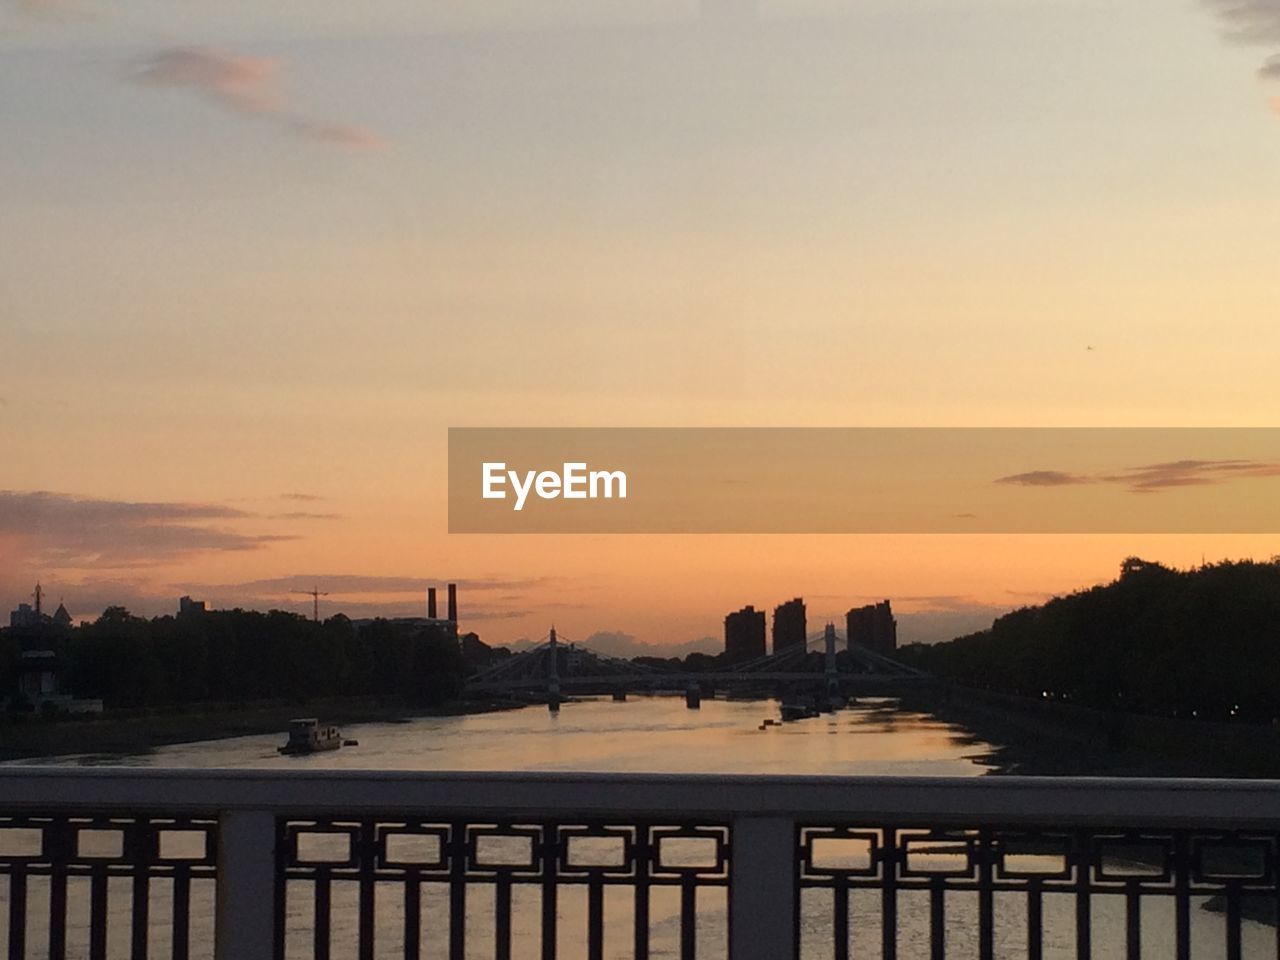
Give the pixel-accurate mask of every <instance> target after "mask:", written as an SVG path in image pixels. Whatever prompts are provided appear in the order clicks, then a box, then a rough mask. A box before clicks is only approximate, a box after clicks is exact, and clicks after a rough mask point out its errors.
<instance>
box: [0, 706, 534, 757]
mask: <svg viewBox="0 0 1280 960" xmlns="http://www.w3.org/2000/svg"><path fill="white" fill-rule="evenodd" d="M522 706H524V704H523V703H519V702H517V701H513V700H497V699H492V700H459V701H455V702H452V703H448V704H443V705H441V706H439V707H422V706H416V705H414V704H411V703H408V702H405V701H397V700H393V699H374V698H336V699H323V700H312V701H307V702H302V703H294V702H283V701H268V702H254V703H218V704H199V705H196V706H191V707H185V708H184V707H175V708H172V709H168V710H153V711H145V712H144V711H110V712H107V713H102V714H82V715H77V716H70V717H60V718H45V717H38V716H19V717H3V718H0V762H5V761H14V760H31V759H36V758H42V757H60V756H68V755H71V754H92V755H106V756H113V755H114V756H130V755H138V754H145V753H147V752H149V751H151V750H154V749H155V748H157V747H163V746H168V745H170V744H176V743H194V742H197V741H201V740H221V739H226V738H229V737H246V736H253V735H258V734H267V733H279V734H280V735H281V738H282V739H281V742H283V737H284V734H285V731H286V729H287V727H288V724H289V720H290V719H292V718H294V717H312V716H314V717H319V718H320V719H321V720H323V721H324V722H326V723H333V724H336V725H338V726H343V725H347V724H355V723H397V722H403V721H407V720H411V719H414V718H417V717H445V716H461V715H464V714H472V713H489V712H492V711H496V710H510V709H516V708H518V707H522Z"/></svg>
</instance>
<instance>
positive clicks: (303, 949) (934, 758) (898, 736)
mask: <svg viewBox="0 0 1280 960" xmlns="http://www.w3.org/2000/svg"><path fill="white" fill-rule="evenodd" d="M777 716H778V705H777V703H776V702H773V701H724V700H708V701H704V702H703V705H702V708H701V709H700V710H690V709H688V708H687V707H686V706H685V704H684V701H683V699H681V698H674V697H652V698H650V697H633V698H632V699H630V700H629V701H627V702H626V703H615V702H613V701H611V700H607V699H601V700H588V701H583V702H577V703H571V704H566V705H565V706H564V708H563V709H562V711H561V712H560V714H559V715H558V716H556V715H552V714H551V713H550V712H549V711H548V710H547V709H546V708H545V707H528V708H525V709H521V710H513V711H506V712H502V713H491V714H479V715H475V716H467V717H443V718H428V719H419V720H413V721H410V722H407V723H396V724H385V723H382V724H363V725H358V726H351V727H348V728H345V729H344V731H343V732H344V734H345V735H346V736H348V737H353V738H356V739H358V740H359V741H360V745H359V747H356V748H344V749H342V750H339V751H335V752H331V753H324V754H317V755H315V756H310V757H283V756H281V755H280V754H278V753H277V752H276V747H277V746H279V745H280V744H281V743H282V742H283V739H284V734H283V732H281V733H280V734H273V735H269V736H254V737H240V738H236V739H230V740H219V741H209V742H204V743H193V744H183V745H178V746H172V747H165V748H162V749H160V750H158V751H156V752H154V753H152V754H148V755H145V756H138V757H124V758H122V757H64V758H58V759H55V760H46V761H42V762H44V763H58V764H67V763H93V764H129V765H141V766H164V767H206V768H207V767H241V768H243V767H255V768H277V769H326V768H332V769H377V770H576V771H602V772H608V771H624V772H675V773H686V772H687V773H799V774H841V775H855V776H856V775H864V776H866V775H882V774H884V775H901V776H933V775H942V776H979V775H981V774H983V773H984V772H986V771H988V770H989V769H990V767H989V766H987V765H986V764H985V763H984V760H986V759H988V758H990V756H991V755H992V753H993V747H992V746H991V745H990V744H986V743H982V742H979V741H976V740H974V738H972V737H971V736H970V735H968V733H967V732H966V731H964V730H963V729H960V728H957V727H954V726H951V725H948V724H944V723H941V722H939V721H937V720H936V719H934V718H932V717H929V716H927V715H922V714H917V713H911V712H907V711H902V710H899V709H897V707H896V705H895V704H894V703H893V702H892V701H882V700H878V701H870V700H868V701H863V702H860V703H859V704H858V705H856V706H854V707H851V708H850V709H847V710H843V711H840V712H838V713H835V714H830V715H826V716H823V717H819V718H815V719H811V720H804V721H799V722H796V723H789V724H786V725H783V726H770V727H768V728H767V729H764V730H761V729H759V725H760V723H761V721H763V720H764V719H765V718H766V717H768V718H771V719H772V718H776V717H777ZM3 893H4V891H0V905H2V902H3V901H4V900H5V899H6V898H5V896H3ZM385 893H386V895H385V896H384V895H383V891H381V890H380V891H379V894H378V902H377V930H378V935H377V941H378V956H380V957H383V956H385V957H394V956H396V955H397V953H398V952H400V954H401V955H403V954H402V951H403V945H402V944H403V941H402V939H401V937H402V933H401V931H402V929H403V927H402V924H403V898H402V894H401V893H400V891H399V889H392V888H388V889H387V890H386V891H385ZM165 895H166V894H165V891H164V889H163V887H162V886H161V888H160V889H159V890H158V891H156V892H154V893H153V897H155V898H156V902H155V903H154V904H153V913H152V916H153V918H155V919H153V923H154V927H153V944H152V946H153V949H158V950H159V951H160V954H159V955H163V951H164V948H165V947H166V946H167V943H166V941H167V931H165V930H164V929H163V923H162V922H161V921H160V920H159V918H162V917H165V916H166V915H167V913H168V904H167V903H166V902H165ZM1093 899H1094V905H1093V929H1094V952H1093V956H1094V957H1095V958H1098V960H1109V958H1112V957H1117V958H1118V957H1121V956H1123V955H1124V949H1123V945H1124V916H1125V913H1124V909H1125V907H1124V898H1123V897H1114V896H1096V897H1094V898H1093ZM73 902H74V897H73ZM46 903H47V900H45V899H44V898H43V896H42V891H41V890H40V889H39V887H38V886H37V888H36V889H34V890H33V891H32V903H31V904H30V909H31V910H32V911H33V913H32V915H33V916H39V915H40V911H41V910H42V909H47V908H46V907H45V904H46ZM421 903H422V913H423V945H424V955H426V956H444V955H447V917H448V904H447V893H446V891H444V890H439V889H432V888H430V885H427V887H424V891H423V895H422V900H421ZM111 906H112V909H111V914H112V928H113V929H112V932H111V950H110V955H111V956H113V957H115V956H127V955H128V929H129V911H130V903H129V890H128V889H127V882H125V881H122V882H121V883H120V884H119V885H118V886H117V885H115V884H113V891H112V904H111ZM513 906H514V911H513V927H514V932H515V935H516V942H515V949H514V955H515V956H517V957H535V956H538V955H539V954H538V951H539V942H538V937H537V930H538V922H539V916H540V900H539V893H538V891H537V890H536V888H533V889H531V888H518V889H517V891H516V897H515V901H514V905H513ZM605 906H606V913H605V916H606V940H607V943H606V955H607V956H609V957H618V958H622V957H628V956H630V955H631V954H630V930H631V923H632V921H631V912H630V911H631V900H630V893H629V891H626V890H622V889H619V890H611V891H609V893H608V895H607V897H606V904H605ZM192 909H193V922H194V923H195V924H196V926H197V927H199V926H201V925H202V924H203V925H207V924H209V923H211V921H212V890H211V889H204V890H200V891H196V894H195V902H193V904H192ZM333 910H334V913H333V919H334V937H333V946H334V951H333V956H334V958H335V960H336V958H342V957H354V956H355V923H354V917H355V890H354V889H353V888H352V885H342V884H338V885H335V887H334V897H333ZM928 910H929V908H928V900H927V895H919V894H903V896H902V898H901V902H900V908H899V918H898V920H899V922H898V930H899V934H898V941H899V956H900V957H901V958H903V960H913V958H921V960H923V958H925V957H928V956H929V912H928ZM311 911H312V901H311V891H310V889H309V888H307V887H301V888H295V887H294V886H293V885H291V888H290V892H289V897H288V905H287V914H288V917H287V926H288V929H289V931H290V933H289V950H288V956H289V958H294V957H298V958H302V957H310V956H311V955H312V949H313V948H312V946H311V928H312V924H311V918H312V913H311ZM947 911H948V923H947V940H948V952H947V956H948V957H952V958H976V957H977V952H978V945H977V939H976V930H977V899H976V895H969V894H963V893H962V894H953V895H949V896H948V903H947ZM4 912H5V911H3V910H0V928H2V927H3V926H4V917H3V914H4ZM559 912H560V918H561V919H560V926H561V933H560V946H561V951H560V955H561V956H562V957H564V958H571V960H578V958H582V957H585V956H586V942H585V919H584V918H585V915H586V904H585V894H584V892H583V891H582V890H580V889H571V888H565V889H564V890H563V891H562V893H561V897H560V903H559ZM1193 917H1194V919H1193V936H1194V941H1195V942H1194V944H1193V948H1194V955H1195V956H1196V957H1197V958H1200V957H1203V958H1215V957H1222V956H1224V955H1225V949H1224V944H1225V930H1224V923H1223V919H1222V917H1221V916H1220V915H1219V914H1216V913H1210V912H1208V911H1205V910H1200V909H1196V910H1194V911H1193ZM651 920H652V925H651V933H652V938H653V946H652V951H651V956H652V957H654V958H655V960H657V958H665V957H677V956H679V904H678V902H677V898H676V895H675V892H674V891H656V892H655V893H654V899H653V902H652V905H651ZM467 921H468V922H467V927H468V944H469V951H468V957H475V958H482V957H484V958H487V957H492V956H493V939H492V938H493V895H492V890H491V888H487V887H486V886H485V885H476V888H475V889H474V890H469V891H468V910H467ZM1142 921H1143V922H1142V927H1143V946H1144V953H1143V955H1144V956H1152V957H1163V956H1172V955H1173V939H1172V938H1173V912H1172V903H1160V902H1156V901H1155V900H1154V899H1153V900H1149V901H1146V902H1144V905H1143V915H1142ZM726 922H727V911H726V903H725V896H724V892H723V891H722V890H708V891H704V892H703V893H702V894H700V895H699V922H698V931H697V932H698V945H699V949H698V956H699V957H700V958H720V960H723V958H724V957H725V955H726V947H725V939H726ZM879 923H880V907H879V900H878V897H877V896H876V895H874V894H873V893H871V892H866V893H859V894H856V895H855V896H854V897H853V898H852V903H851V911H850V929H851V937H852V941H853V946H854V951H855V955H856V956H857V957H859V958H868V960H874V958H879V957H880V955H881V954H880V927H879ZM1074 925H1075V906H1074V902H1073V900H1072V898H1071V897H1069V896H1063V895H1051V896H1046V898H1045V904H1044V926H1045V944H1044V956H1045V957H1046V958H1048V960H1074V958H1075V956H1076V953H1075V940H1074ZM831 932H832V919H831V903H830V897H829V896H828V895H826V894H825V893H824V892H823V891H808V892H807V893H806V895H805V897H804V898H803V900H802V909H801V933H802V944H803V950H802V956H803V958H804V960H819V958H824V957H831V956H832V955H833V950H832V941H831ZM3 933H4V931H3V929H0V934H3ZM1274 936H1275V934H1274V931H1272V930H1271V928H1269V927H1265V926H1263V925H1261V924H1257V923H1252V922H1246V923H1245V929H1244V948H1245V953H1244V955H1245V957H1246V958H1255V957H1256V958H1261V957H1264V956H1274V953H1273V951H1274V944H1275V939H1274ZM35 939H36V943H35V944H33V945H32V946H33V947H35V948H36V949H37V951H38V950H39V946H38V944H39V939H40V937H39V934H38V933H37V935H36V937H35ZM0 942H2V937H0ZM996 943H997V956H999V957H1017V956H1026V912H1025V901H1024V900H1023V899H1022V898H1020V897H1013V896H1000V897H997V900H996ZM72 946H73V949H72V952H71V954H70V955H71V956H73V957H75V956H77V955H83V954H82V953H78V952H77V950H76V948H77V947H78V948H80V949H81V950H83V948H84V947H85V946H87V945H85V944H83V943H76V944H73V945H72ZM194 947H195V952H194V954H193V955H194V956H206V955H208V952H209V950H210V949H211V946H210V944H209V943H208V942H207V940H205V941H197V942H196V943H195V944H194ZM1268 951H1272V952H1268ZM33 955H35V956H38V955H39V953H38V952H37V953H36V954H33Z"/></svg>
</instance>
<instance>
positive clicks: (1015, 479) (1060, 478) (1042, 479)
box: [995, 470, 1093, 487]
mask: <svg viewBox="0 0 1280 960" xmlns="http://www.w3.org/2000/svg"><path fill="white" fill-rule="evenodd" d="M995 482H996V483H1003V484H1008V485H1011V486H1016V487H1069V486H1073V485H1075V484H1079V483H1093V479H1092V478H1090V477H1086V476H1084V475H1082V474H1079V473H1066V472H1064V471H1062V470H1031V471H1028V472H1027V473H1015V474H1011V475H1010V476H1007V477H1000V478H998V479H997V480H996V481H995Z"/></svg>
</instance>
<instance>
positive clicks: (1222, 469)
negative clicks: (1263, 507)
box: [993, 460, 1280, 493]
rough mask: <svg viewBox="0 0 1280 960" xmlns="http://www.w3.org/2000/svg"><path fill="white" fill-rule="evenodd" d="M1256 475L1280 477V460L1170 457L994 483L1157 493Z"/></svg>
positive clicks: (1046, 472)
mask: <svg viewBox="0 0 1280 960" xmlns="http://www.w3.org/2000/svg"><path fill="white" fill-rule="evenodd" d="M1257 477H1280V463H1268V462H1266V461H1262V460H1170V461H1168V462H1166V463H1151V464H1147V465H1145V466H1141V467H1129V468H1127V469H1125V470H1121V471H1120V472H1119V473H1104V474H1098V475H1096V476H1088V475H1085V474H1079V473H1066V472H1064V471H1061V470H1033V471H1031V472H1030V473H1015V474H1013V475H1012V476H1008V477H1000V478H998V479H997V480H995V481H993V482H995V483H1002V484H1012V485H1016V486H1023V487H1062V486H1069V485H1072V484H1083V483H1110V484H1117V485H1119V486H1123V487H1126V488H1127V489H1128V490H1129V492H1130V493H1157V492H1159V491H1161V490H1168V489H1172V488H1175V487H1204V486H1215V485H1217V484H1223V483H1229V482H1231V481H1232V480H1237V479H1242V478H1257Z"/></svg>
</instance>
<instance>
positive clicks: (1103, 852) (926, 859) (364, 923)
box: [0, 767, 1280, 960]
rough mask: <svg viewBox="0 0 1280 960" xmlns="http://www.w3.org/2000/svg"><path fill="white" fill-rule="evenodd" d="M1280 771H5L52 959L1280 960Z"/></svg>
mask: <svg viewBox="0 0 1280 960" xmlns="http://www.w3.org/2000/svg"><path fill="white" fill-rule="evenodd" d="M1278 876H1280V784H1276V783H1271V782H1254V781H1233V782H1227V781H1188V780H1104V779H1033V778H1015V777H1010V778H980V779H968V780H965V779H932V778H888V779H886V778H824V777H772V776H770V777H764V776H668V775H603V774H601V775H595V774H484V773H432V774H421V773H398V772H397V773H391V772H370V773H364V772H348V771H325V772H322V773H321V772H315V773H312V772H295V771H282V772H250V771H162V770H128V769H56V770H55V769H33V768H24V767H17V768H9V769H5V770H2V771H0V945H6V946H7V955H8V957H9V958H10V960H16V958H24V957H30V958H34V957H40V958H44V957H50V958H54V960H66V958H70V957H87V958H89V960H108V958H110V960H116V958H123V957H128V958H131V960H143V958H148V957H166V958H169V957H173V958H183V957H197V956H203V957H210V956H212V957H216V958H218V960H275V958H292V957H315V958H322V960H323V958H328V957H331V956H332V957H338V956H349V957H359V958H361V960H371V958H373V957H381V956H396V957H401V956H403V957H410V958H412V957H419V956H433V957H446V956H447V957H449V958H451V960H462V958H463V957H475V956H494V957H496V958H498V960H502V958H507V957H511V956H514V955H520V956H540V957H543V958H553V957H571V956H572V957H579V956H580V957H588V958H592V960H596V958H603V957H605V956H606V955H607V956H610V957H614V956H625V957H638V958H648V957H651V956H652V957H657V956H679V957H681V958H695V957H697V958H702V957H725V956H726V955H727V956H729V957H730V958H732V960H757V958H759V960H790V958H794V957H804V958H806V960H807V958H811V957H812V958H817V957H835V958H838V960H844V958H847V957H850V956H855V957H877V958H880V960H896V958H899V957H901V958H907V957H913V958H914V957H921V958H923V957H928V958H931V960H938V958H945V957H961V956H963V957H977V958H984V960H985V958H993V957H997V956H999V957H1014V956H1026V957H1030V958H1041V957H1064V956H1071V957H1080V958H1084V957H1090V956H1093V957H1108V958H1110V957H1127V958H1135V960H1136V958H1138V957H1140V956H1142V955H1146V956H1148V957H1176V958H1187V957H1191V956H1193V955H1194V956H1197V957H1199V956H1202V955H1205V954H1204V953H1203V952H1202V951H1207V952H1208V955H1212V956H1225V957H1227V958H1228V960H1243V958H1249V960H1254V958H1260V957H1267V956H1280V934H1278V933H1277V931H1280V927H1278V926H1277V925H1276V917H1277V908H1278V907H1280V881H1278Z"/></svg>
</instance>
